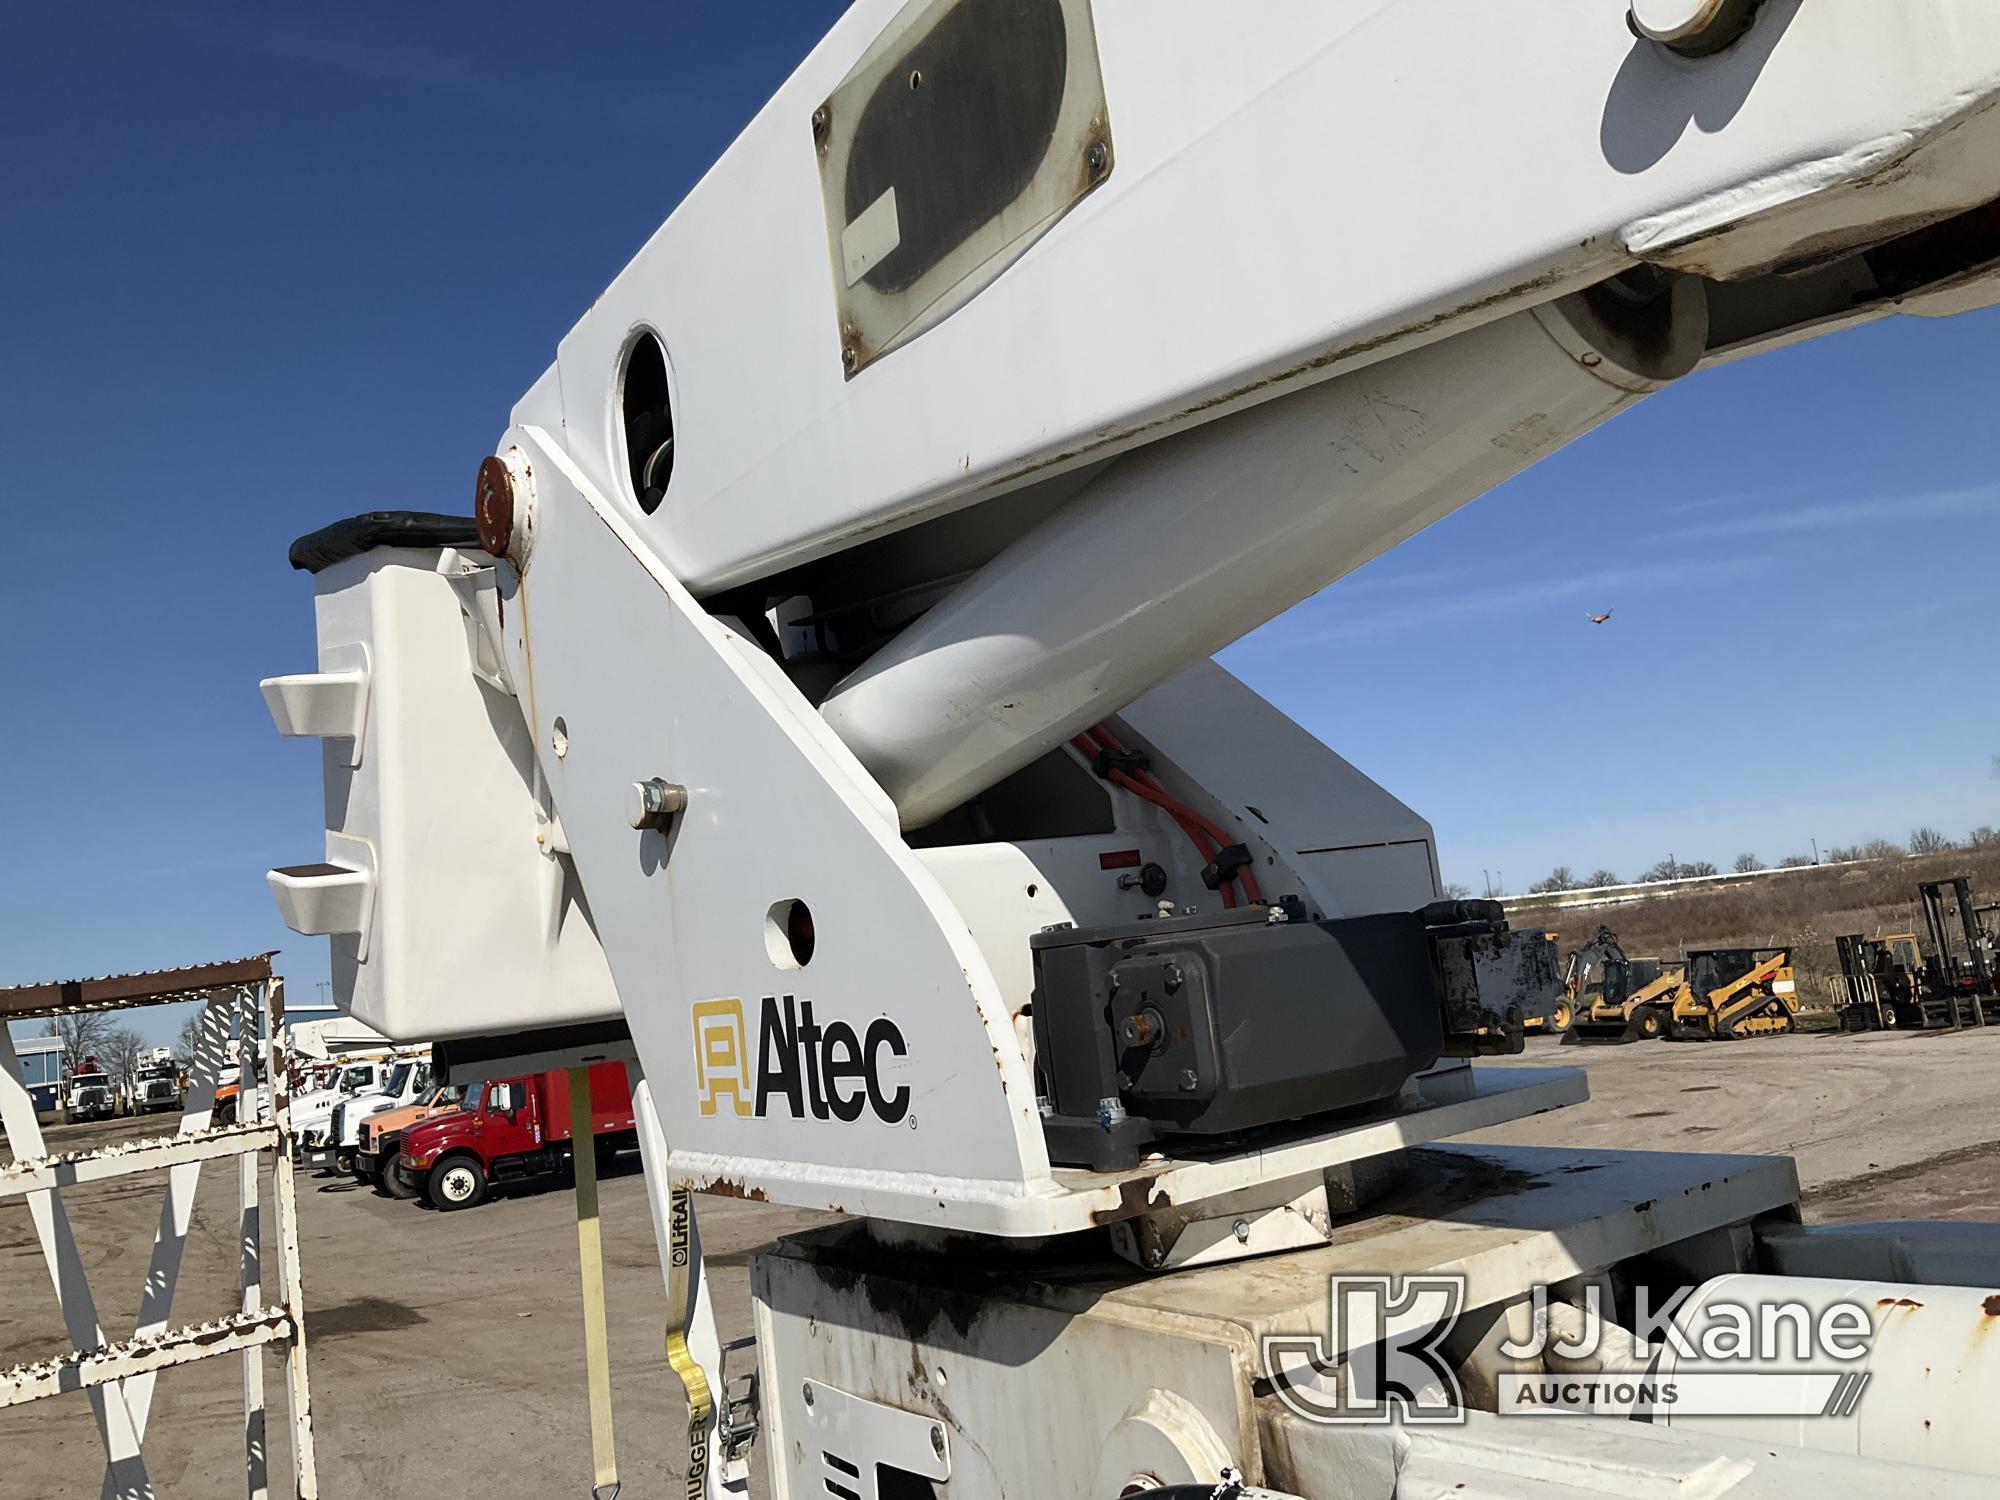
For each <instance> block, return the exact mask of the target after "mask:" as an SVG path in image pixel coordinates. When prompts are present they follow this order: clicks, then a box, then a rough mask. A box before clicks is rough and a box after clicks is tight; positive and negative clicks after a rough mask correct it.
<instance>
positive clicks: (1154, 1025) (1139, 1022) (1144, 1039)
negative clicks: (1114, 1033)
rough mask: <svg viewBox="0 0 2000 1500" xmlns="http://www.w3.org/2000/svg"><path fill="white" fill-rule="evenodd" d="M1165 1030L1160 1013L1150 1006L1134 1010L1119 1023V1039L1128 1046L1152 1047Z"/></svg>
mask: <svg viewBox="0 0 2000 1500" xmlns="http://www.w3.org/2000/svg"><path fill="white" fill-rule="evenodd" d="M1164 1030H1165V1027H1164V1026H1163V1025H1162V1024H1161V1021H1160V1013H1159V1012H1158V1011H1156V1010H1154V1009H1152V1008H1151V1007H1150V1006H1148V1007H1147V1008H1146V1009H1145V1010H1140V1011H1134V1012H1133V1013H1132V1014H1131V1015H1129V1016H1126V1017H1125V1018H1124V1019H1123V1020H1121V1021H1120V1022H1119V1023H1118V1040H1119V1041H1121V1042H1123V1043H1124V1044H1125V1045H1126V1046H1128V1047H1150V1046H1152V1045H1153V1043H1155V1042H1157V1041H1158V1040H1159V1039H1160V1033H1161V1032H1162V1031H1164Z"/></svg>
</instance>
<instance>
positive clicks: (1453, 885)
mask: <svg viewBox="0 0 2000 1500" xmlns="http://www.w3.org/2000/svg"><path fill="white" fill-rule="evenodd" d="M1471 894H1472V887H1471V886H1469V885H1467V884H1466V883H1465V882H1464V881H1462V880H1447V881H1446V882H1445V885H1444V898H1445V900H1447V901H1463V900H1465V898H1466V897H1468V896H1470V895H1471Z"/></svg>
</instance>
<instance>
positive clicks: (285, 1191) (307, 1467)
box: [264, 975, 319, 1500]
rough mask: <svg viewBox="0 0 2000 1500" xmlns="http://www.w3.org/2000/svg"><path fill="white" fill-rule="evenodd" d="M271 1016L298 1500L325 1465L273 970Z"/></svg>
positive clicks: (280, 1002)
mask: <svg viewBox="0 0 2000 1500" xmlns="http://www.w3.org/2000/svg"><path fill="white" fill-rule="evenodd" d="M264 998H265V1021H266V1024H267V1025H268V1026H269V1027H270V1031H269V1039H268V1042H267V1044H266V1055H267V1056H268V1057H269V1059H270V1076H271V1124H272V1127H273V1128H274V1129H275V1130H276V1131H277V1151H276V1160H275V1161H274V1163H273V1164H272V1169H271V1177H272V1185H273V1187H274V1188H275V1195H276V1198H277V1203H276V1209H277V1212H276V1215H275V1217H276V1219H277V1221H278V1223H277V1230H278V1295H279V1297H280V1298H282V1299H283V1301H284V1305H285V1308H286V1310H287V1311H288V1312H289V1313H290V1315H291V1319H292V1322H293V1324H294V1326H296V1327H297V1328H298V1330H299V1336H298V1337H297V1338H295V1339H293V1340H292V1341H291V1343H290V1344H289V1345H288V1346H287V1347H286V1351H285V1382H286V1389H287V1393H288V1395H289V1396H290V1409H291V1414H292V1494H293V1496H294V1500H319V1466H318V1461H317V1458H316V1456H315V1452H314V1443H313V1421H312V1387H311V1385H310V1383H309V1382H308V1380H307V1376H306V1340H305V1327H306V1307H305V1293H304V1291H303V1289H302V1287H301V1284H300V1275H299V1195H298V1185H297V1183H296V1182H295V1181H294V1180H293V1177H292V1081H291V1062H290V1060H289V1056H288V1048H287V1047H286V1045H285V981H284V979H283V977H282V976H279V975H273V976H272V977H271V980H270V982H269V983H268V984H267V985H266V986H265V990H264Z"/></svg>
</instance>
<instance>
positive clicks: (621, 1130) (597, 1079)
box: [396, 1062, 639, 1210]
mask: <svg viewBox="0 0 2000 1500" xmlns="http://www.w3.org/2000/svg"><path fill="white" fill-rule="evenodd" d="M590 1115H591V1120H590V1124H591V1132H592V1134H593V1135H594V1136H595V1138H596V1139H595V1147H596V1150H597V1153H598V1158H599V1160H603V1159H604V1158H605V1157H608V1156H609V1155H611V1154H612V1153H613V1152H616V1151H620V1150H624V1149H627V1148H630V1147H634V1146H637V1145H638V1143H639V1133H638V1130H637V1128H636V1125H635V1122H634V1120H633V1116H632V1087H631V1084H630V1083H629V1082H628V1081H627V1079H626V1076H625V1065H624V1064H623V1063H617V1062H607V1063H598V1064H596V1065H595V1066H593V1067H592V1068H591V1070H590ZM570 1149H571V1142H570V1118H569V1074H568V1073H567V1072H566V1071H564V1070H562V1069H556V1070H555V1071H553V1072H548V1073H528V1074H524V1075H523V1076H521V1077H519V1078H499V1079H494V1080H492V1081H491V1082H486V1083H474V1084H470V1085H468V1086H467V1087H466V1090H465V1098H464V1099H463V1100H462V1101H461V1102H460V1105H459V1107H458V1109H456V1110H455V1111H453V1112H452V1113H450V1114H443V1115H435V1116H433V1117H432V1118H430V1119H428V1120H419V1121H418V1122H417V1123H416V1124H414V1125H412V1126H410V1127H409V1128H408V1129H407V1130H405V1131H404V1132H403V1140H402V1149H401V1150H400V1151H399V1152H398V1153H397V1156H396V1172H397V1174H398V1175H399V1177H400V1178H401V1179H402V1182H401V1185H402V1187H404V1188H405V1189H407V1190H408V1192H409V1195H410V1196H415V1194H416V1193H418V1192H421V1193H424V1194H425V1195H426V1196H428V1197H429V1199H430V1200H431V1202H432V1203H434V1204H435V1205H437V1207H439V1208H441V1209H446V1210H450V1209H455V1208H470V1207H471V1206H472V1205H473V1204H475V1203H478V1202H480V1201H482V1200H483V1199H484V1198H485V1197H486V1192H487V1189H488V1187H489V1186H490V1185H491V1184H493V1183H496V1182H500V1183H504V1182H514V1181H520V1180H522V1179H525V1178H529V1177H539V1176H542V1175H544V1174H547V1173H550V1172H560V1171H562V1170H563V1169H564V1168H566V1167H567V1166H568V1165H569V1160H570Z"/></svg>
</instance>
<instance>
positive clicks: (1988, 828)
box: [1965, 823, 2000, 849]
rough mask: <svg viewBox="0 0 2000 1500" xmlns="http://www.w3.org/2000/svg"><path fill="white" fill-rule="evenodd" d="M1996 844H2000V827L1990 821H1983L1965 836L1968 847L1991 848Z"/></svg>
mask: <svg viewBox="0 0 2000 1500" xmlns="http://www.w3.org/2000/svg"><path fill="white" fill-rule="evenodd" d="M1995 844H2000V828H1995V827H1993V825H1992V824H1990V823H1981V824H1980V825H1979V826H1978V827H1977V828H1975V829H1973V830H1972V832H1970V833H1968V834H1967V835H1966V836H1965V847H1966V848H1968V849H1991V848H1992V847H1993V846H1994V845H1995Z"/></svg>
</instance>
